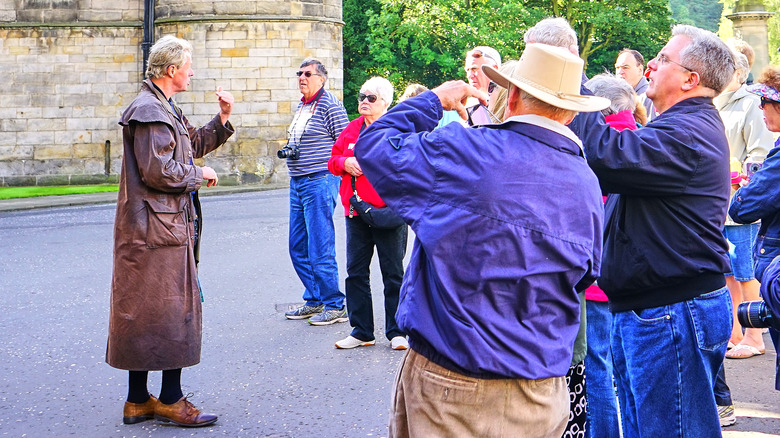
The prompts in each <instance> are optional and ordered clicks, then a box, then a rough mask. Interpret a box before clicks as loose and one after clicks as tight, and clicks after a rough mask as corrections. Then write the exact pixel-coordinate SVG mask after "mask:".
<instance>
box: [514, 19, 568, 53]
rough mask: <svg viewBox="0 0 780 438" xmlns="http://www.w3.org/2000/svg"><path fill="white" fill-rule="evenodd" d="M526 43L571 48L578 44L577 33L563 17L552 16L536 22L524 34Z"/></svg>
mask: <svg viewBox="0 0 780 438" xmlns="http://www.w3.org/2000/svg"><path fill="white" fill-rule="evenodd" d="M523 40H525V43H526V44H529V43H540V44H548V45H550V46H557V47H564V48H567V49H568V48H570V47H571V46H576V45H577V33H576V32H574V29H572V27H571V25H570V24H569V22H568V21H566V19H565V18H563V17H550V18H545V19H544V20H542V21H540V22H538V23H536V24H535V25H534V26H533V27H532V28H530V29H528V30H527V31H526V32H525V35H524V36H523Z"/></svg>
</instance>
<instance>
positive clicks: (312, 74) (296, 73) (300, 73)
mask: <svg viewBox="0 0 780 438" xmlns="http://www.w3.org/2000/svg"><path fill="white" fill-rule="evenodd" d="M301 75H303V76H306V77H307V78H310V77H312V76H322V75H321V74H319V73H312V72H310V71H297V72H295V76H298V77H301Z"/></svg>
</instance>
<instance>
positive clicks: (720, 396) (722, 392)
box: [714, 357, 734, 406]
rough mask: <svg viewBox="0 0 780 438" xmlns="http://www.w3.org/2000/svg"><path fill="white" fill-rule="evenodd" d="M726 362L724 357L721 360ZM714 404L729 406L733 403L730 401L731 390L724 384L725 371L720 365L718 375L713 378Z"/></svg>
mask: <svg viewBox="0 0 780 438" xmlns="http://www.w3.org/2000/svg"><path fill="white" fill-rule="evenodd" d="M723 360H724V361H725V360H726V359H725V357H724V359H723ZM714 389H715V404H716V405H718V406H730V405H733V404H734V402H733V401H732V400H731V389H730V388H729V385H728V384H727V383H726V369H725V368H724V367H723V364H722V363H721V364H720V369H719V370H718V375H717V376H715V388H714Z"/></svg>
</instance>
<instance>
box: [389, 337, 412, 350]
mask: <svg viewBox="0 0 780 438" xmlns="http://www.w3.org/2000/svg"><path fill="white" fill-rule="evenodd" d="M390 347H392V349H393V350H406V349H407V348H409V341H407V340H406V336H396V337H394V338H393V339H391V340H390Z"/></svg>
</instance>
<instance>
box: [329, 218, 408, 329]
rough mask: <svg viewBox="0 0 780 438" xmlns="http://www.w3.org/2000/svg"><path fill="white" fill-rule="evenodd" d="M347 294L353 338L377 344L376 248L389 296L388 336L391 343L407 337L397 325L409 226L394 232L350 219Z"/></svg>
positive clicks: (386, 295)
mask: <svg viewBox="0 0 780 438" xmlns="http://www.w3.org/2000/svg"><path fill="white" fill-rule="evenodd" d="M346 222H347V280H346V281H345V282H344V289H345V291H346V293H347V311H348V312H349V323H350V325H351V326H352V327H353V329H352V333H351V335H352V336H354V337H355V338H358V339H360V340H361V341H372V340H374V307H373V303H372V300H371V279H370V271H369V267H370V265H371V259H372V258H373V256H374V247H376V252H377V255H378V256H379V269H380V270H381V271H382V283H383V284H384V294H385V335H386V336H387V339H393V338H394V337H396V336H404V335H405V334H404V332H402V331H401V329H399V328H398V324H397V323H396V322H395V312H396V310H398V296H399V294H400V292H401V281H402V280H403V277H404V255H405V254H406V240H407V236H408V233H409V231H408V228H407V226H406V224H403V225H401V226H400V227H397V228H394V229H391V230H382V229H378V228H374V227H370V226H368V224H367V223H365V222H364V221H363V219H360V218H359V217H357V216H356V217H352V218H350V217H347V218H346Z"/></svg>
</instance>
